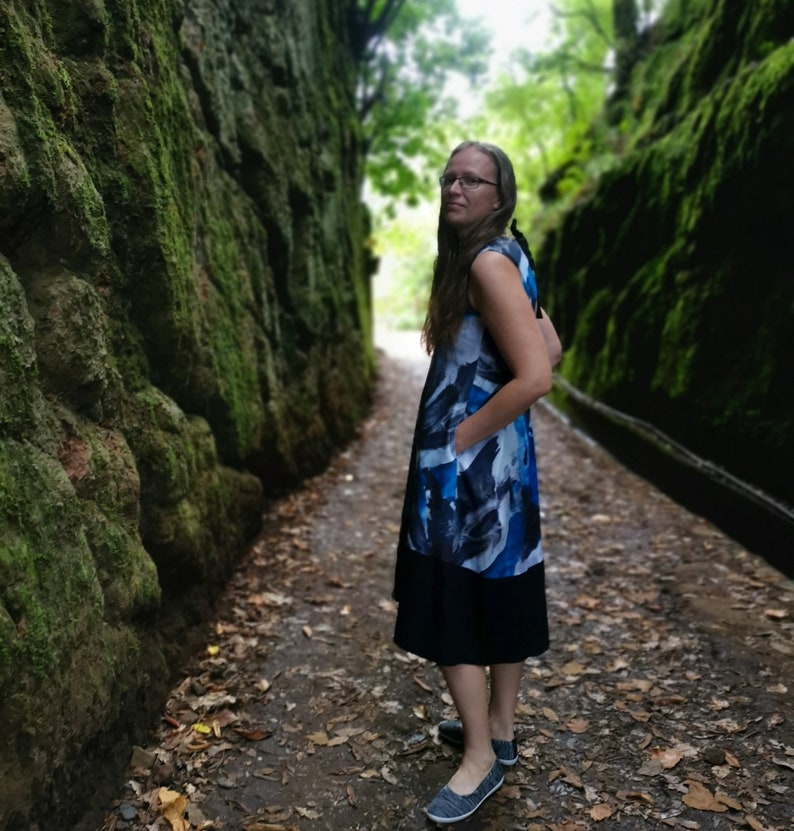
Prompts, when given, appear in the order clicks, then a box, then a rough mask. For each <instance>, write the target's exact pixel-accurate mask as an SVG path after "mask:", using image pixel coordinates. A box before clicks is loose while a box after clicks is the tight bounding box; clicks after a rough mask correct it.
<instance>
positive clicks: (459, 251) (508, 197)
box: [422, 141, 516, 353]
mask: <svg viewBox="0 0 794 831" xmlns="http://www.w3.org/2000/svg"><path fill="white" fill-rule="evenodd" d="M469 147H473V148H474V149H476V150H479V151H480V152H482V153H485V154H486V155H488V156H490V157H491V159H493V163H494V165H495V166H496V183H497V186H498V192H499V196H500V198H501V205H500V207H499V208H498V209H497V210H495V211H492V212H491V213H489V214H488V216H486V217H484V218H483V219H482V220H481V221H480V222H479V223H477V225H475V226H474V228H472V229H471V230H470V231H469V232H468V233H467V234H466V236H465V237H464V238H461V237H459V236H458V232H457V231H456V230H455V228H453V227H452V226H451V225H450V224H449V223H448V222H447V221H446V219H444V210H443V206H442V207H441V209H440V210H439V215H438V255H437V257H436V261H435V264H434V266H433V283H432V286H431V288H430V300H429V302H428V307H427V317H426V318H425V325H424V327H423V328H422V343H423V344H424V346H425V349H427V351H428V353H430V352H432V351H433V350H434V349H435V348H436V347H437V346H442V345H444V344H448V343H451V342H452V340H453V339H454V338H455V335H456V334H457V332H458V329H459V328H460V324H461V322H462V321H463V316H464V314H465V313H466V308H467V306H468V303H469V269H470V268H471V264H472V263H473V262H474V258H475V257H476V256H477V254H478V253H479V251H480V249H481V248H482V247H483V245H485V244H486V243H487V242H490V241H491V240H492V239H493V238H494V237H498V236H501V235H502V234H504V232H505V229H506V228H507V223H508V220H509V219H510V217H511V216H512V215H513V211H514V210H515V207H516V176H515V173H514V172H513V165H512V164H511V162H510V159H509V158H508V157H507V154H506V153H505V152H504V151H503V150H502V149H501V148H499V147H497V146H496V145H495V144H488V143H487V142H482V141H464V142H462V143H461V144H459V145H458V146H457V147H456V148H455V149H454V150H453V151H452V153H450V155H449V159H448V160H447V165H448V164H449V161H450V160H451V159H452V158H453V156H455V155H456V154H457V153H460V151H461V150H466V149H467V148H469Z"/></svg>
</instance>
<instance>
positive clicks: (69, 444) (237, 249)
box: [0, 0, 374, 829]
mask: <svg viewBox="0 0 794 831" xmlns="http://www.w3.org/2000/svg"><path fill="white" fill-rule="evenodd" d="M346 7H347V4H346V3H345V2H344V0H313V1H312V2H308V0H303V1H302V2H291V3H284V2H281V0H234V2H232V0H126V1H125V2H124V3H115V2H114V3H111V2H105V0H34V2H22V0H11V2H8V3H3V4H2V6H0V689H1V690H2V694H0V717H1V720H2V723H3V724H4V725H5V731H6V737H7V740H6V741H3V742H2V743H0V828H3V829H5V828H9V829H10V828H13V829H17V828H18V829H22V828H25V829H27V828H38V827H40V828H44V827H47V828H50V827H52V822H53V821H54V820H57V822H56V824H57V825H58V827H67V825H65V824H64V822H65V821H67V820H68V818H69V816H72V815H73V814H74V810H77V809H76V807H75V806H76V805H77V803H78V802H79V799H80V797H81V795H82V794H85V793H86V792H87V791H90V790H91V789H92V788H93V787H94V783H93V782H92V779H91V777H92V776H93V777H96V775H97V772H98V771H97V769H96V767H94V769H93V770H91V769H90V767H89V768H88V769H87V768H86V765H87V764H88V765H89V766H90V764H91V763H92V762H94V763H95V760H96V759H98V758H100V757H101V753H102V751H103V749H104V748H105V747H106V746H107V745H108V744H109V743H111V742H112V741H118V740H119V738H118V737H119V736H123V731H124V730H129V731H134V729H135V726H136V725H138V724H139V723H140V716H141V715H142V714H146V713H150V712H151V708H152V706H153V705H154V704H156V702H157V701H158V699H159V696H160V693H161V690H162V687H163V684H166V683H167V681H168V676H169V656H170V655H171V654H172V652H175V651H177V650H178V647H179V644H175V643H174V641H173V635H174V633H175V632H176V631H178V630H179V626H180V625H181V626H182V627H183V629H184V631H188V628H189V627H188V624H189V623H190V616H191V613H192V610H194V609H200V608H201V607H202V606H203V605H204V604H205V603H206V602H207V600H208V599H209V598H210V597H211V596H212V593H213V587H215V586H217V585H218V584H219V582H220V581H221V580H222V579H223V577H224V576H225V575H227V574H228V572H229V569H230V567H231V565H232V564H233V563H234V562H235V560H236V559H237V558H238V557H239V556H240V554H241V553H242V551H243V550H244V547H245V544H246V542H247V541H249V540H250V539H251V537H252V536H253V535H254V534H255V533H256V531H257V530H258V527H259V522H260V516H261V509H262V505H263V499H264V498H266V497H267V496H268V495H271V494H275V493H278V492H279V491H282V490H283V489H284V488H286V487H288V486H290V485H291V484H293V483H295V482H296V481H298V480H299V479H300V478H301V477H303V476H305V475H307V474H308V473H311V472H313V471H316V470H317V469H319V468H320V467H321V466H322V465H323V464H325V463H326V462H327V461H328V459H329V457H330V455H331V454H332V452H333V450H334V448H336V447H338V446H339V445H340V444H342V443H343V442H344V441H346V440H347V439H348V438H350V437H351V435H352V433H353V431H354V430H355V426H356V424H357V422H358V421H359V420H360V418H361V416H362V414H363V413H364V412H365V410H366V407H367V405H368V398H369V389H370V382H371V378H372V375H373V367H374V360H373V351H372V344H371V324H370V297H369V288H368V285H369V282H368V280H369V272H370V271H371V261H370V257H369V254H368V250H367V247H366V238H367V224H366V213H365V211H364V209H363V207H362V204H361V202H360V198H359V193H360V183H361V164H362V151H361V147H360V134H359V125H358V122H357V119H356V115H355V102H354V90H355V67H354V66H353V65H352V59H351V57H350V53H351V52H350V48H349V46H348V44H347V28H346ZM166 629H167V630H168V632H169V633H170V634H169V636H168V637H165V636H164V635H163V632H164V631H165V630H166ZM111 737H114V738H111ZM120 744H121V746H122V747H123V741H122V742H120ZM125 753H126V750H125V751H123V752H122V755H124V754H125ZM42 823H43V824H42Z"/></svg>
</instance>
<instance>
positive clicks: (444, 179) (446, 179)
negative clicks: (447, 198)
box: [438, 173, 499, 190]
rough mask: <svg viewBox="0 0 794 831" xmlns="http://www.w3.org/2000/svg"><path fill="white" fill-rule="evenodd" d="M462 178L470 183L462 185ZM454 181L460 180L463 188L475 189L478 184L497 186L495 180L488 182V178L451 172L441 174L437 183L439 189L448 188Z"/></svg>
mask: <svg viewBox="0 0 794 831" xmlns="http://www.w3.org/2000/svg"><path fill="white" fill-rule="evenodd" d="M464 180H465V181H467V182H471V183H472V184H468V185H464V184H463V182H464ZM455 182H460V186H461V187H462V188H463V189H464V190H477V188H478V187H479V186H480V185H493V186H494V187H495V188H498V187H499V185H498V183H497V182H489V181H488V179H481V178H480V177H479V176H452V174H448V173H445V174H444V175H443V176H439V177H438V184H439V185H441V190H449V189H450V188H451V187H452V186H453V185H454V184H455Z"/></svg>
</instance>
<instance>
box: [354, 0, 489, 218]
mask: <svg viewBox="0 0 794 831" xmlns="http://www.w3.org/2000/svg"><path fill="white" fill-rule="evenodd" d="M351 41H352V44H353V50H354V55H355V56H356V59H357V61H358V67H359V78H358V109H359V116H360V118H361V122H362V124H363V127H364V132H365V140H366V151H367V167H366V169H367V179H368V182H369V184H370V186H371V187H372V188H373V190H374V191H375V192H377V193H379V194H381V195H383V196H386V197H388V198H389V199H392V200H394V199H404V200H405V201H407V202H408V203H409V204H415V203H416V202H417V201H418V200H419V199H420V198H421V197H422V196H426V195H428V194H429V193H430V188H431V187H433V186H434V185H435V181H434V178H433V176H431V175H429V174H428V170H429V169H430V168H432V169H433V170H435V169H437V168H438V167H439V166H440V164H443V161H444V160H445V158H446V152H447V149H448V148H446V146H445V145H444V144H443V132H442V130H441V126H442V125H443V122H444V121H445V120H448V119H450V118H453V117H454V115H455V113H456V107H457V104H456V102H455V99H454V98H453V96H452V95H451V94H450V92H449V89H448V82H449V79H450V77H451V76H452V75H453V74H454V73H458V74H461V75H463V76H465V77H467V78H470V79H476V78H477V77H478V76H479V75H481V74H483V73H484V72H485V69H486V68H487V46H488V41H489V38H488V36H487V34H486V33H484V32H482V31H480V30H478V29H477V28H476V26H475V25H474V24H473V23H472V22H470V21H466V20H464V19H462V18H461V17H460V15H459V14H458V12H457V9H456V6H455V3H454V0H358V2H357V4H356V7H355V10H354V15H353V19H352V22H351Z"/></svg>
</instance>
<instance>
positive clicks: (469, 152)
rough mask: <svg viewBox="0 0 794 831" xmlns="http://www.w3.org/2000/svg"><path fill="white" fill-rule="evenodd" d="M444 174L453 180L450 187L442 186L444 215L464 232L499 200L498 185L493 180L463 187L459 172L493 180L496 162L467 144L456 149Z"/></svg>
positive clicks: (461, 233)
mask: <svg viewBox="0 0 794 831" xmlns="http://www.w3.org/2000/svg"><path fill="white" fill-rule="evenodd" d="M444 175H445V176H446V177H448V178H449V179H450V180H451V179H452V178H453V177H454V178H455V181H454V182H452V184H451V185H450V186H449V187H442V188H441V208H442V213H443V216H444V219H445V220H446V221H447V222H448V223H449V224H450V225H451V226H452V227H453V228H455V230H457V232H458V235H459V236H460V235H463V234H465V233H466V232H467V231H469V230H470V229H471V228H472V227H474V226H475V225H476V224H477V223H478V222H480V220H482V219H483V218H484V217H486V216H487V215H488V214H489V213H491V211H493V210H496V209H497V208H499V207H500V206H501V204H502V201H501V199H500V197H499V188H498V187H497V186H496V185H494V184H485V182H481V183H480V184H479V185H478V187H477V188H475V189H472V190H470V189H468V188H464V187H463V186H462V185H461V183H460V181H458V179H457V177H458V176H467V177H470V178H473V179H485V180H486V181H487V182H496V177H497V173H496V164H495V163H494V161H493V159H492V158H491V157H490V156H489V155H488V154H487V153H483V151H482V150H478V149H477V148H476V147H467V148H465V149H464V150H461V151H460V152H458V153H456V154H455V155H454V156H452V157H451V158H450V160H449V161H448V162H447V166H446V168H445V170H444Z"/></svg>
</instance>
